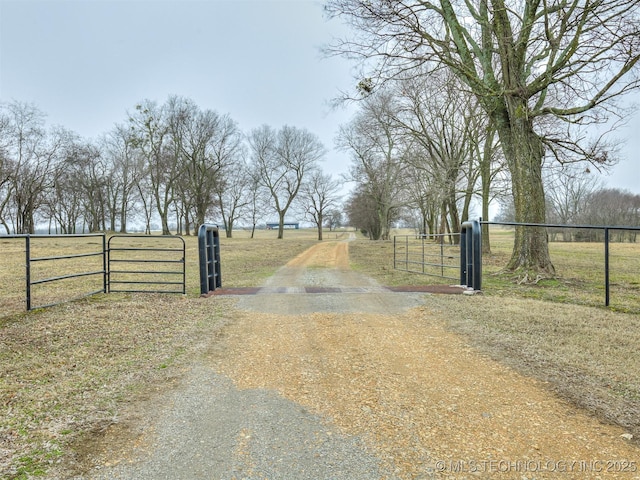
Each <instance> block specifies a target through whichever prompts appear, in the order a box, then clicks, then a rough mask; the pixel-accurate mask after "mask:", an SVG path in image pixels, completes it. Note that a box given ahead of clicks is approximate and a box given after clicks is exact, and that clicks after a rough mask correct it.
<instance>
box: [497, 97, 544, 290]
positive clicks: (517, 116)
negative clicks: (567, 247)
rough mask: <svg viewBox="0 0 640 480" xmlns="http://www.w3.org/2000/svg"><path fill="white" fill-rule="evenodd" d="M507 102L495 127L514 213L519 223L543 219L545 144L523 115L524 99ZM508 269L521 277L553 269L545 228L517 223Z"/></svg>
mask: <svg viewBox="0 0 640 480" xmlns="http://www.w3.org/2000/svg"><path fill="white" fill-rule="evenodd" d="M507 102H508V105H507V108H508V113H507V112H504V116H503V117H502V118H500V119H499V120H498V121H497V131H498V135H499V136H500V141H501V143H502V148H503V151H504V154H505V156H506V158H507V164H508V166H509V171H510V172H511V180H512V192H513V203H514V207H515V216H516V219H517V220H518V222H521V223H545V198H544V187H543V182H542V161H543V158H544V145H543V143H542V139H541V138H540V137H539V136H538V135H537V134H536V133H535V131H534V130H533V124H532V122H531V120H530V119H528V118H526V112H527V105H526V100H523V99H518V98H510V99H508V100H507ZM507 269H508V270H512V271H518V272H519V273H520V274H521V275H522V277H523V279H524V278H527V276H528V278H531V277H532V278H536V277H537V275H539V274H542V275H553V274H554V273H555V269H554V267H553V264H552V263H551V257H550V256H549V246H548V239H547V232H546V229H545V228H535V227H516V234H515V240H514V244H513V253H512V255H511V259H510V260H509V264H508V265H507Z"/></svg>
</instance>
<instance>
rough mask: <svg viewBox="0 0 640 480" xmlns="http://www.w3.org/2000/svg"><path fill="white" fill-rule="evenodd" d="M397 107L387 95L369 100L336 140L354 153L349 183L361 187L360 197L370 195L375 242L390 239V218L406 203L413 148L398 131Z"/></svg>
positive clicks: (343, 147) (376, 96)
mask: <svg viewBox="0 0 640 480" xmlns="http://www.w3.org/2000/svg"><path fill="white" fill-rule="evenodd" d="M396 107H397V106H396V105H395V104H394V98H393V96H392V95H391V94H390V93H388V92H380V93H378V94H375V95H371V96H369V97H368V98H367V99H366V100H365V101H364V102H363V104H362V108H361V110H360V111H359V112H358V113H357V114H356V115H355V117H354V118H353V120H352V121H351V122H350V123H349V124H347V125H344V126H342V127H341V128H340V132H339V134H338V137H337V140H336V144H337V145H338V147H339V148H342V149H343V150H345V151H348V152H350V153H351V157H352V168H351V171H350V179H351V180H353V181H355V182H356V183H357V184H359V185H360V189H359V192H358V195H357V197H358V198H359V197H361V196H364V195H369V196H370V197H371V200H372V202H373V204H375V206H376V207H375V211H376V214H377V216H378V218H379V222H378V223H379V225H380V237H376V236H375V235H374V236H373V239H375V240H378V239H379V238H382V239H383V240H387V239H388V238H389V231H390V228H391V217H392V215H393V214H394V211H396V210H398V209H399V208H400V207H402V206H403V205H404V204H405V203H406V196H405V195H403V191H404V190H405V182H406V181H407V176H406V169H407V158H406V157H407V155H408V153H409V152H410V148H409V147H408V146H407V143H406V141H405V140H406V135H404V132H402V131H401V130H400V129H399V128H398V123H397V115H398V112H397V110H396ZM367 205H370V203H367ZM371 231H372V232H376V233H377V231H378V229H374V230H371Z"/></svg>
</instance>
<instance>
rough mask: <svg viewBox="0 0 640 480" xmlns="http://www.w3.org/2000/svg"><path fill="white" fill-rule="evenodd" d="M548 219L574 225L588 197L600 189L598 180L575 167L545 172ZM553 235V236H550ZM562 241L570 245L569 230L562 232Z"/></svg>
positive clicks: (566, 166)
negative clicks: (568, 242)
mask: <svg viewBox="0 0 640 480" xmlns="http://www.w3.org/2000/svg"><path fill="white" fill-rule="evenodd" d="M545 183H546V189H545V190H546V192H547V209H548V211H549V214H548V218H549V219H550V220H551V221H552V222H554V223H562V224H576V223H578V221H579V218H580V215H582V214H583V213H584V211H585V209H586V207H587V202H588V199H589V197H590V196H591V195H592V194H593V193H594V192H595V191H597V190H600V189H601V188H602V181H601V179H600V178H599V177H598V176H597V175H596V174H594V173H591V171H590V170H589V169H585V168H584V167H583V166H580V165H578V164H567V165H563V166H561V167H559V168H553V169H548V170H547V175H546V176H545ZM551 233H552V235H553V234H554V233H555V232H551ZM562 235H563V239H564V241H571V238H572V232H571V230H570V229H563V230H562Z"/></svg>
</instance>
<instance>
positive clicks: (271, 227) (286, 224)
mask: <svg viewBox="0 0 640 480" xmlns="http://www.w3.org/2000/svg"><path fill="white" fill-rule="evenodd" d="M278 226H280V224H279V223H278V222H275V223H267V230H274V229H276V228H278ZM283 227H284V228H286V229H290V230H294V229H295V230H298V229H299V228H300V224H299V223H298V222H284V225H283Z"/></svg>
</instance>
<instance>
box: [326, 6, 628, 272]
mask: <svg viewBox="0 0 640 480" xmlns="http://www.w3.org/2000/svg"><path fill="white" fill-rule="evenodd" d="M639 4H640V1H639V0H603V1H598V2H591V1H586V0H550V1H545V2H540V1H536V0H511V1H509V0H508V1H505V0H479V1H477V2H452V1H451V0H437V1H435V2H424V1H418V0H407V1H403V0H398V1H393V2H391V1H387V0H328V2H327V6H326V9H327V12H328V14H329V15H330V16H336V17H337V16H340V17H342V18H343V19H345V20H346V21H347V22H349V23H350V24H351V25H352V26H353V27H354V29H355V32H356V33H355V37H354V38H353V39H352V40H349V41H344V42H341V43H339V44H337V45H335V46H334V47H333V51H334V52H336V53H339V54H343V55H346V56H349V57H353V58H360V59H364V60H367V59H369V60H370V59H377V60H379V61H378V62H377V63H376V62H374V63H375V67H376V68H374V71H373V72H372V74H371V78H370V79H366V81H364V83H362V82H361V85H362V86H364V87H365V88H366V89H367V90H372V89H374V88H375V85H376V83H377V80H380V79H382V80H384V79H385V78H390V77H394V76H396V75H398V74H399V73H403V74H405V73H406V72H407V71H413V69H414V68H415V67H417V66H423V65H427V67H428V68H429V69H435V68H442V67H444V68H447V69H449V70H450V71H451V72H453V73H454V74H455V75H456V76H457V77H458V78H459V79H460V80H461V82H462V83H463V84H465V85H466V86H467V88H468V89H469V91H470V92H472V93H473V94H474V95H475V96H476V97H477V99H478V101H479V103H480V105H481V106H482V107H483V109H484V111H485V112H486V114H487V115H488V116H489V117H490V118H491V120H492V121H493V122H494V124H495V128H496V131H497V134H498V137H499V139H500V144H501V146H502V149H503V152H504V156H505V158H506V161H507V164H508V167H509V170H510V173H511V179H512V194H513V198H514V206H515V214H516V219H517V220H518V221H521V222H534V223H544V220H545V195H544V188H543V182H542V165H543V160H544V158H545V156H546V155H552V156H554V157H555V158H558V159H560V160H562V161H568V160H570V159H587V160H589V161H591V162H594V163H596V164H603V165H605V164H607V163H609V162H610V159H608V157H607V156H606V155H605V154H604V153H603V151H602V149H601V144H600V143H599V142H598V141H594V142H585V139H584V138H582V137H581V135H582V134H583V133H584V131H583V130H580V129H579V128H578V129H575V128H574V126H578V127H580V126H584V125H586V124H588V123H590V122H601V121H604V120H607V119H608V118H609V117H610V116H611V115H616V114H620V112H622V110H616V108H615V107H616V105H615V102H616V100H617V99H618V98H619V97H620V96H621V95H623V94H625V93H627V92H628V91H630V90H632V89H636V88H638V86H639V85H640V84H639V78H638V75H637V71H636V70H634V67H635V66H636V64H637V62H638V60H639V58H640V56H639V53H640V22H638V7H639ZM370 63H371V62H370ZM612 107H613V108H612ZM561 128H562V129H561ZM508 268H510V269H512V270H520V271H521V273H522V274H523V277H526V276H527V275H528V274H529V273H531V274H533V273H535V274H553V273H554V267H553V264H552V263H551V260H550V257H549V252H548V245H547V238H546V233H545V231H544V229H524V228H517V229H516V238H515V242H514V249H513V253H512V257H511V260H510V262H509V266H508Z"/></svg>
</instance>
